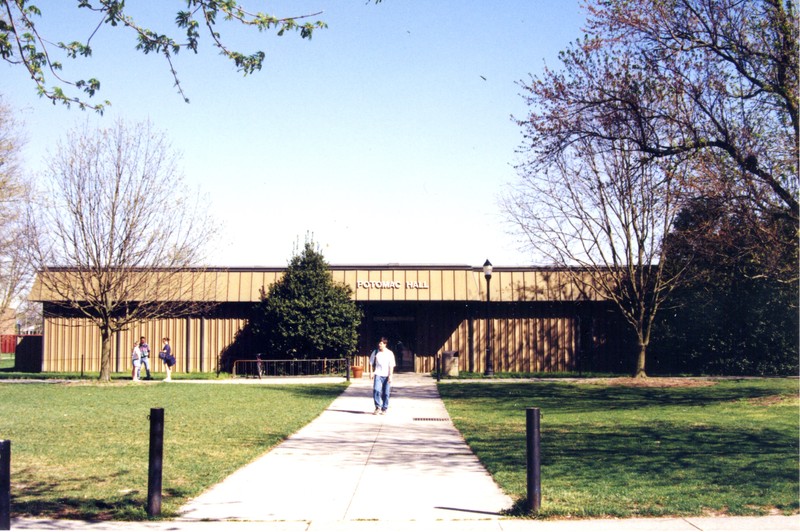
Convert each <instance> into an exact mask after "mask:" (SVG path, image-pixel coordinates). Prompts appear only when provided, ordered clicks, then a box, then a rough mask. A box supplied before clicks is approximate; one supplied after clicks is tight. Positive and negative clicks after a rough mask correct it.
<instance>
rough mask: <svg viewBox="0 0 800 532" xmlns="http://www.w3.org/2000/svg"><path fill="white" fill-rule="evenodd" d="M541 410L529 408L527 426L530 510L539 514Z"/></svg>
mask: <svg viewBox="0 0 800 532" xmlns="http://www.w3.org/2000/svg"><path fill="white" fill-rule="evenodd" d="M539 418H540V415H539V409H538V408H528V409H527V410H526V412H525V422H526V423H525V424H526V433H527V441H528V446H527V447H528V509H529V510H530V511H532V512H538V511H539V508H541V506H542V479H541V456H540V453H539V444H540V439H539Z"/></svg>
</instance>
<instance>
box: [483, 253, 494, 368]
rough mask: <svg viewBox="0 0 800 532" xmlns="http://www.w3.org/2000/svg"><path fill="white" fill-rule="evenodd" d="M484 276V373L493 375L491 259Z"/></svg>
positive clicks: (487, 260) (486, 263)
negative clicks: (490, 312)
mask: <svg viewBox="0 0 800 532" xmlns="http://www.w3.org/2000/svg"><path fill="white" fill-rule="evenodd" d="M483 276H484V277H486V371H485V372H484V375H485V376H486V377H491V376H493V375H494V366H493V365H492V320H491V319H490V318H489V301H490V299H491V297H490V292H489V283H491V281H492V263H491V262H489V259H486V262H484V263H483Z"/></svg>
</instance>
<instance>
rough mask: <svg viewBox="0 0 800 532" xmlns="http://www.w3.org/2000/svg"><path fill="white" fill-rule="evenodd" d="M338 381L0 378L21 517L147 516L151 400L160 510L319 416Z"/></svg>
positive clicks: (15, 504) (172, 507)
mask: <svg viewBox="0 0 800 532" xmlns="http://www.w3.org/2000/svg"><path fill="white" fill-rule="evenodd" d="M343 389H344V385H340V384H318V385H300V384H297V385H285V386H264V385H251V384H236V385H233V384H231V385H224V384H190V383H183V384H181V383H172V384H166V383H159V382H153V383H137V384H134V383H131V382H130V381H128V382H124V381H123V382H116V383H112V384H106V385H100V384H97V383H88V382H74V383H34V384H15V383H11V382H5V383H4V382H0V439H4V440H11V471H12V482H11V483H12V486H11V493H12V511H13V515H15V516H22V515H25V516H42V517H53V518H81V519H131V520H136V519H146V518H147V516H146V512H145V506H146V503H147V474H148V453H149V433H150V422H149V420H148V415H149V413H150V409H151V408H164V420H165V421H164V426H165V429H164V474H163V494H164V499H163V503H162V515H163V516H165V517H169V516H172V515H175V513H176V511H177V510H178V508H179V507H180V506H181V505H182V504H183V503H184V502H185V501H186V500H187V499H188V498H190V497H193V496H196V495H197V494H199V493H201V492H202V491H204V490H205V489H206V488H208V487H210V486H212V485H213V484H216V483H217V482H219V481H220V480H222V479H223V478H225V477H226V476H227V475H229V474H230V473H232V472H233V471H235V470H236V469H238V468H239V467H241V466H242V465H244V464H246V463H248V462H250V461H252V460H253V459H254V458H256V457H258V456H260V455H261V454H263V453H264V452H265V451H266V450H268V449H269V448H271V447H273V446H275V445H276V444H278V443H280V442H281V441H282V440H283V439H284V438H285V437H286V436H287V435H289V434H292V433H293V432H295V431H297V430H298V429H299V428H301V427H303V426H304V425H306V424H307V423H308V422H309V421H311V420H312V419H314V418H315V417H317V416H318V415H319V414H320V413H321V412H322V410H324V409H325V408H326V407H327V406H328V405H329V404H330V403H331V402H332V401H333V399H334V398H336V397H337V396H338V395H339V394H340V393H341V392H342V390H343Z"/></svg>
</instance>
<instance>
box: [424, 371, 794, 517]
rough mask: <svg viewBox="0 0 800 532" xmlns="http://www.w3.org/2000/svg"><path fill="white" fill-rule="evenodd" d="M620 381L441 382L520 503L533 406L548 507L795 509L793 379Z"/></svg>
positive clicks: (566, 513)
mask: <svg viewBox="0 0 800 532" xmlns="http://www.w3.org/2000/svg"><path fill="white" fill-rule="evenodd" d="M618 382H620V381H615V380H605V381H604V380H599V381H594V382H593V383H567V382H526V383H519V382H496V381H495V382H492V383H468V382H462V383H458V382H450V383H443V384H442V385H440V386H439V389H440V392H441V395H442V398H443V399H444V400H445V404H446V406H447V409H448V411H449V413H450V416H451V417H452V419H453V422H454V423H455V425H456V427H458V429H459V430H460V431H461V432H462V434H463V435H464V437H465V438H466V440H467V442H468V443H469V445H470V446H471V447H472V449H473V450H474V451H475V453H476V454H477V455H478V457H479V458H480V460H481V461H482V462H483V463H484V464H485V465H486V467H487V468H488V470H489V471H490V472H491V474H492V475H493V476H494V478H495V480H496V481H497V482H498V484H499V485H500V486H501V487H502V488H503V489H504V490H505V491H506V492H507V493H509V494H510V495H511V496H512V497H513V498H515V500H517V501H518V503H517V506H516V509H515V513H517V514H522V513H524V511H523V507H524V501H525V499H526V492H527V486H526V463H525V461H526V452H525V430H526V429H525V410H526V408H528V407H538V408H540V409H541V414H542V419H541V459H542V469H541V475H542V476H541V478H542V480H541V484H542V486H541V489H542V508H541V512H540V515H541V516H543V517H573V516H574V517H606V516H619V517H630V516H665V515H716V514H728V515H751V514H752V515H757V514H767V513H772V512H780V513H795V512H797V511H798V489H799V488H800V485H799V483H798V452H799V449H798V434H799V432H800V427H798V421H799V419H800V416H799V415H798V414H799V413H800V408H799V407H800V401H799V400H798V380H797V379H742V380H720V381H701V382H698V381H691V382H692V383H693V384H696V386H686V385H681V384H678V381H672V382H671V383H670V386H663V387H662V386H652V384H653V383H654V382H659V381H658V379H651V380H650V385H649V386H647V387H642V386H631V385H630V383H627V382H622V384H618ZM697 384H704V385H703V386H699V385H697Z"/></svg>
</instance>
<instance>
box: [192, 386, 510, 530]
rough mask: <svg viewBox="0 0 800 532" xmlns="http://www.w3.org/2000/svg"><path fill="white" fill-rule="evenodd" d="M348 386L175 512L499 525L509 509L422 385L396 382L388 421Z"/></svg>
mask: <svg viewBox="0 0 800 532" xmlns="http://www.w3.org/2000/svg"><path fill="white" fill-rule="evenodd" d="M371 383H372V381H371V380H370V379H367V378H364V379H359V380H354V381H353V383H352V385H351V386H350V387H349V388H348V389H347V391H345V392H344V393H343V394H342V395H341V396H340V397H338V398H337V399H336V400H335V401H334V402H333V403H332V404H331V406H330V407H329V408H328V409H327V410H326V411H325V412H323V413H322V415H321V416H320V417H319V418H317V419H316V420H314V421H313V422H312V423H310V424H309V425H307V426H306V427H305V428H303V429H301V430H300V431H299V432H297V433H296V434H294V435H293V436H291V437H290V438H289V439H288V440H286V441H285V442H284V443H282V444H281V445H279V446H278V447H276V448H275V449H273V450H272V451H271V452H269V453H268V454H266V455H264V456H263V457H261V458H260V459H258V460H256V461H255V462H253V463H252V464H250V465H249V466H247V467H246V468H244V469H241V470H240V471H238V472H236V473H235V474H233V475H232V476H230V477H229V478H228V479H226V480H225V481H224V482H223V483H222V484H219V485H217V486H215V487H214V488H212V489H211V490H209V491H208V492H206V493H204V494H203V495H201V496H200V497H198V498H196V499H194V500H193V501H191V502H190V503H189V504H188V505H186V506H185V507H184V508H183V518H184V519H187V520H221V519H223V520H245V521H303V520H312V521H313V520H322V521H363V520H376V519H377V520H399V519H402V520H406V521H407V520H440V519H497V518H498V517H500V516H501V512H502V511H503V510H504V509H506V508H509V507H510V506H511V505H512V501H511V499H510V498H509V497H508V496H506V495H505V494H504V493H503V492H502V491H501V490H500V489H499V488H498V487H497V485H496V484H495V483H494V480H493V479H492V477H491V476H490V475H489V474H488V473H487V472H486V470H485V469H484V468H483V466H482V465H481V464H480V462H479V461H478V460H477V458H476V457H475V455H473V454H472V452H471V451H470V449H469V447H467V445H466V443H465V442H464V440H463V438H462V437H461V434H460V433H459V432H458V431H457V430H456V429H455V427H454V426H453V424H452V422H451V421H450V418H449V417H448V415H447V411H446V410H445V408H444V404H443V403H442V401H441V399H440V398H439V395H438V392H437V390H436V386H435V382H434V381H433V380H432V379H431V378H430V377H424V376H420V375H414V374H399V375H397V376H396V377H395V382H394V386H393V389H392V397H391V401H390V408H389V411H388V412H387V413H386V415H377V416H376V415H372V411H373V404H372V399H371V396H372V386H371Z"/></svg>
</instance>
